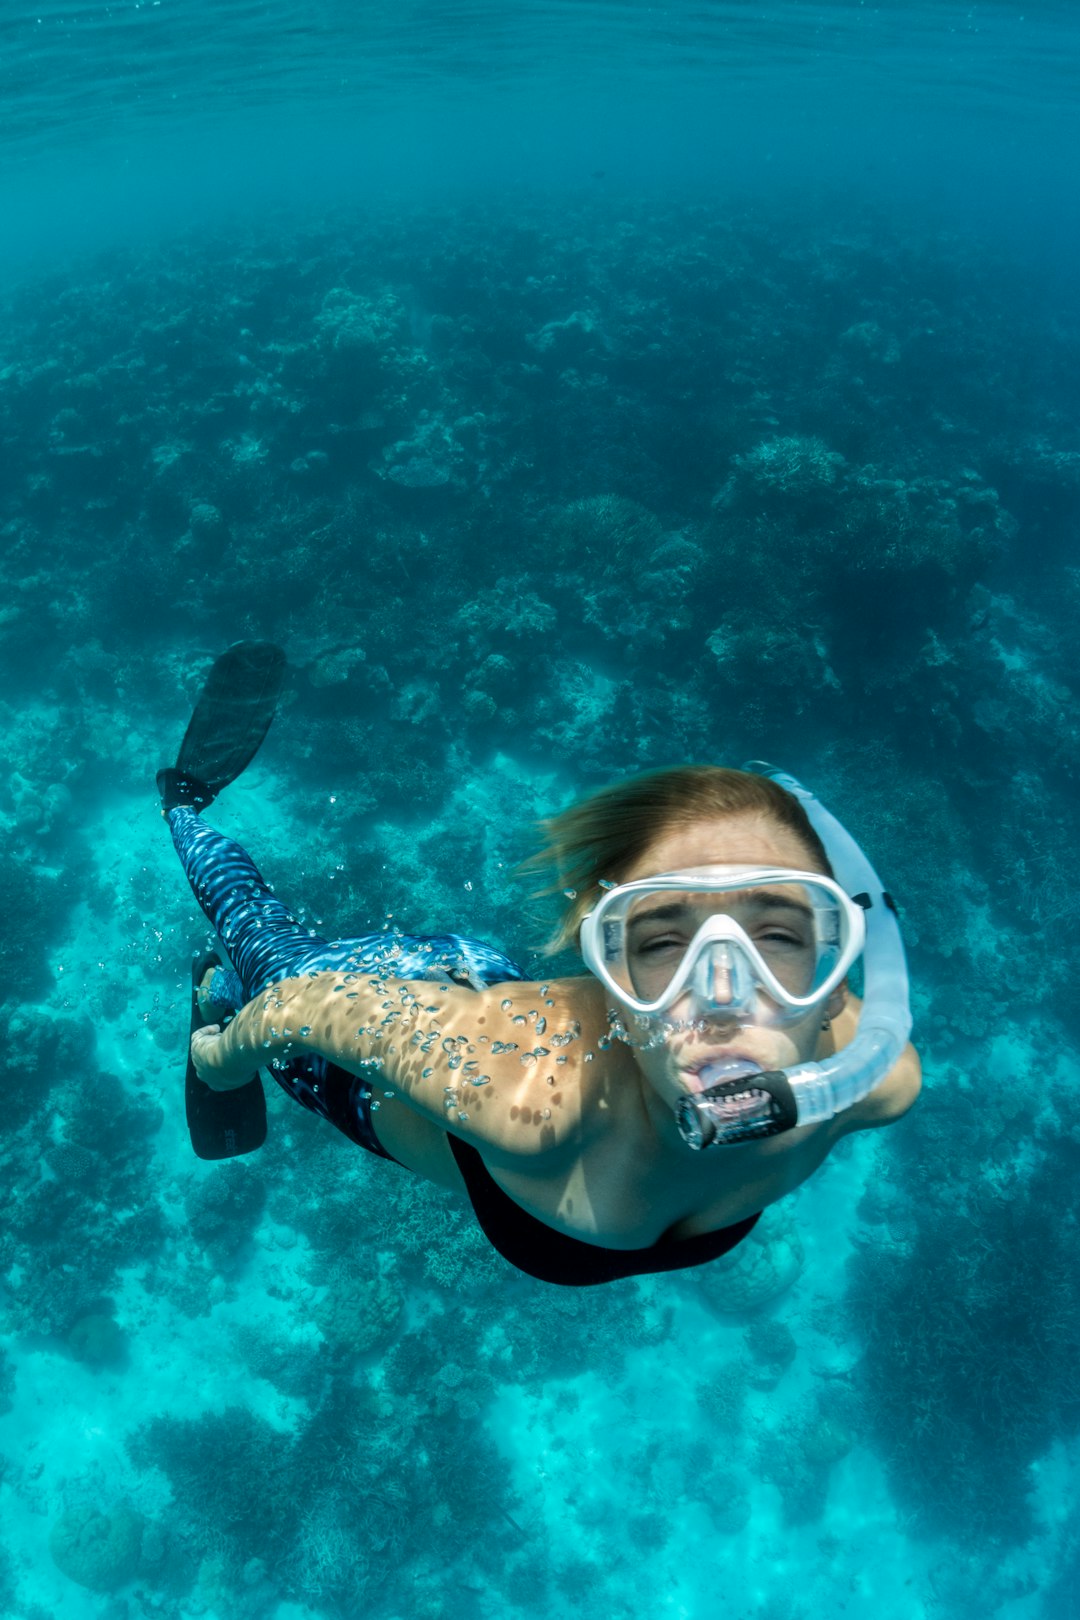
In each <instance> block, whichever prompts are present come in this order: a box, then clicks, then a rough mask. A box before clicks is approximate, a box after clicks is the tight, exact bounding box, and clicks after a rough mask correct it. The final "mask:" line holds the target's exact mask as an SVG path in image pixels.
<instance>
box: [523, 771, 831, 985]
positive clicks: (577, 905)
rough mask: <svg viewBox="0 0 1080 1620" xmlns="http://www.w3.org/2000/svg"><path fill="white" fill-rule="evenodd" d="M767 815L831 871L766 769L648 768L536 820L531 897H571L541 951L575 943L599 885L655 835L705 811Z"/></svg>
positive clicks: (795, 804) (817, 867)
mask: <svg viewBox="0 0 1080 1620" xmlns="http://www.w3.org/2000/svg"><path fill="white" fill-rule="evenodd" d="M747 813H749V814H758V815H764V816H767V817H768V818H769V819H770V820H772V821H773V822H775V823H776V824H777V825H779V826H781V827H785V828H786V829H787V830H788V831H789V832H792V833H794V834H795V836H796V837H797V838H798V839H799V841H800V842H801V843H802V844H803V845H804V846H805V848H806V852H807V854H808V855H809V856H810V860H809V862H808V867H809V869H810V870H811V871H819V872H822V873H824V874H825V876H827V877H832V876H833V870H832V867H831V866H830V864H829V858H828V856H827V855H826V853H825V846H824V844H823V843H822V842H821V839H820V838H819V837H818V835H817V833H816V832H815V831H814V828H813V826H812V824H811V822H810V818H809V817H808V816H807V814H806V811H805V810H804V809H803V807H802V805H801V803H800V802H799V800H798V799H796V798H795V796H794V795H793V794H791V793H789V792H788V791H787V789H786V788H782V787H780V786H779V784H778V783H776V782H774V781H772V780H771V778H769V777H767V776H757V775H755V774H754V773H753V772H752V771H736V770H732V769H730V768H728V767H727V766H723V765H675V766H671V767H669V768H668V769H666V770H659V771H646V772H644V773H643V774H642V775H641V776H631V777H629V778H628V779H627V780H625V781H622V782H613V783H612V784H611V785H610V786H609V787H605V788H600V789H599V791H598V792H596V793H590V794H589V796H588V798H585V799H582V800H580V801H579V803H577V804H573V805H571V806H570V808H569V809H568V810H563V811H560V813H559V814H558V815H557V816H545V817H544V819H543V820H542V821H540V822H539V823H538V827H539V829H540V831H541V832H542V834H543V837H544V845H543V847H542V848H541V849H539V850H538V851H537V852H536V854H535V855H530V856H529V857H528V858H527V859H526V860H524V861H522V862H521V863H520V865H519V866H518V868H517V871H518V873H519V874H520V875H521V876H523V877H525V878H535V879H546V881H545V882H543V883H542V884H541V887H539V888H537V889H535V890H534V891H533V897H534V898H535V899H541V898H545V897H549V896H551V895H555V894H558V893H560V892H562V893H564V894H565V895H566V896H567V899H568V900H569V904H568V905H567V907H566V909H565V911H564V912H563V915H562V918H561V920H560V922H559V925H558V927H557V929H556V931H555V933H554V935H553V936H552V937H551V938H550V939H549V940H548V942H547V943H546V944H545V945H544V946H543V947H542V948H543V950H544V952H545V954H547V955H549V956H554V955H556V954H557V953H558V952H559V951H562V950H566V949H567V948H569V947H573V946H575V945H576V943H577V937H578V931H579V929H580V928H581V923H582V920H583V918H584V917H585V916H586V914H587V913H588V912H589V911H591V909H592V907H593V906H594V905H595V903H596V900H597V898H598V896H599V894H600V892H601V890H600V884H601V881H607V882H609V883H619V882H621V881H622V879H623V875H624V874H625V873H626V872H628V871H629V870H630V869H631V867H633V866H634V864H635V863H636V862H637V861H639V860H640V859H641V857H642V855H644V853H645V851H646V850H647V849H648V847H649V845H650V844H652V843H653V842H654V841H655V840H656V839H657V838H659V837H661V836H662V835H663V834H665V833H668V832H672V831H674V830H677V829H678V828H680V827H685V826H688V825H690V824H691V823H692V822H695V821H700V820H701V819H702V818H704V817H706V816H736V815H744V814H747Z"/></svg>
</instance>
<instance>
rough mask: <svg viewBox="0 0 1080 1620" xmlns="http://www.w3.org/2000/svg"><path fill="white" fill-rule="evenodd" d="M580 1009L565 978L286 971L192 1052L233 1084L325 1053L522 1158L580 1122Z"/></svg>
mask: <svg viewBox="0 0 1080 1620" xmlns="http://www.w3.org/2000/svg"><path fill="white" fill-rule="evenodd" d="M572 982H573V981H571V983H572ZM574 1013H575V1008H574V1006H573V1005H571V1004H570V1003H568V1001H567V998H566V994H565V992H564V991H563V990H562V987H561V986H558V987H557V986H552V987H548V986H542V985H538V984H528V983H523V984H514V985H503V986H501V987H498V988H497V989H495V990H484V991H474V990H471V989H466V988H464V987H462V986H460V985H457V984H454V983H451V982H449V981H442V980H438V981H428V980H408V979H378V978H375V977H373V976H371V975H369V974H363V973H358V974H349V973H340V972H329V971H327V972H319V973H312V974H308V975H306V976H304V977H301V978H296V979H285V980H282V981H281V983H279V984H276V985H274V986H273V987H272V988H271V989H270V990H268V991H267V992H265V993H264V994H263V995H261V996H258V997H256V999H255V1000H254V1001H250V1002H248V1004H247V1006H246V1007H244V1008H243V1009H242V1010H241V1011H240V1012H239V1013H238V1014H237V1016H236V1018H234V1020H233V1021H232V1023H231V1024H230V1025H228V1027H227V1028H226V1029H225V1030H224V1032H223V1033H213V1032H212V1030H213V1026H211V1028H208V1029H206V1030H200V1031H198V1032H197V1033H196V1035H195V1036H194V1037H193V1039H192V1055H193V1058H194V1061H195V1065H196V1069H197V1071H198V1073H199V1076H200V1078H201V1079H204V1080H205V1081H206V1083H207V1084H208V1085H210V1086H213V1087H215V1088H216V1089H228V1088H229V1087H230V1086H235V1085H240V1084H242V1083H243V1081H244V1080H246V1079H249V1078H250V1076H251V1074H252V1072H253V1070H254V1069H255V1068H256V1067H258V1066H259V1065H260V1064H267V1063H273V1062H274V1061H275V1060H280V1059H288V1058H290V1057H296V1056H301V1055H303V1054H304V1053H305V1052H306V1053H316V1052H317V1053H320V1054H321V1055H322V1056H323V1057H326V1058H329V1059H330V1061H331V1062H333V1063H335V1064H337V1065H338V1067H340V1068H343V1069H345V1070H347V1071H348V1072H349V1073H351V1074H361V1075H368V1076H370V1078H371V1079H372V1082H373V1083H380V1084H382V1085H383V1086H384V1087H386V1088H388V1089H389V1090H391V1091H393V1092H394V1093H395V1094H396V1095H398V1096H400V1097H401V1098H402V1099H403V1100H404V1101H405V1102H406V1103H408V1105H409V1106H410V1107H411V1108H413V1109H415V1110H416V1112H418V1113H419V1114H421V1115H423V1116H424V1117H425V1118H428V1119H431V1120H435V1121H438V1122H439V1124H441V1125H442V1126H443V1127H444V1128H445V1129H447V1130H451V1131H453V1132H454V1133H455V1134H456V1135H458V1136H461V1137H462V1138H464V1139H465V1140H472V1141H474V1142H475V1143H476V1144H477V1145H478V1146H482V1147H484V1148H485V1149H487V1150H489V1151H493V1152H495V1153H496V1154H498V1153H499V1152H500V1151H502V1152H504V1153H505V1154H507V1155H508V1156H509V1157H512V1158H517V1159H520V1157H521V1156H522V1154H535V1153H537V1152H541V1151H548V1150H549V1149H551V1148H552V1147H554V1146H555V1145H556V1143H557V1142H558V1141H560V1140H565V1139H566V1133H567V1132H569V1131H573V1130H576V1129H577V1128H578V1127H579V1125H580V1106H579V1102H580V1099H579V1092H578V1084H577V1072H578V1065H579V1063H580V1061H581V1056H582V1047H583V1044H584V1043H583V1038H582V1031H581V1027H580V1023H579V1022H578V1021H577V1019H576V1018H575V1016H574ZM605 1033H606V1032H605Z"/></svg>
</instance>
